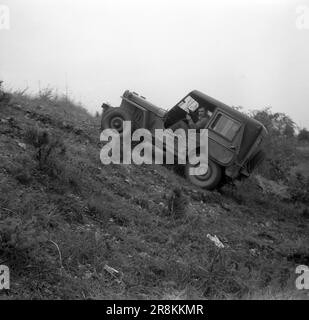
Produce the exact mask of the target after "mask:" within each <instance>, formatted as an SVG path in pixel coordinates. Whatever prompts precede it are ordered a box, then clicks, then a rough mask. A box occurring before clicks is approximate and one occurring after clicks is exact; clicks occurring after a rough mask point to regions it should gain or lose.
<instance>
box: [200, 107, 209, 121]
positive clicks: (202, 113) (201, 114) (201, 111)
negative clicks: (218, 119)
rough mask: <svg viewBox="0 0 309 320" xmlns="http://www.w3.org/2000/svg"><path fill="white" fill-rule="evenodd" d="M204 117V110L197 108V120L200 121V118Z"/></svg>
mask: <svg viewBox="0 0 309 320" xmlns="http://www.w3.org/2000/svg"><path fill="white" fill-rule="evenodd" d="M206 116H207V114H206V110H205V108H199V109H198V118H199V119H202V118H205V117H206Z"/></svg>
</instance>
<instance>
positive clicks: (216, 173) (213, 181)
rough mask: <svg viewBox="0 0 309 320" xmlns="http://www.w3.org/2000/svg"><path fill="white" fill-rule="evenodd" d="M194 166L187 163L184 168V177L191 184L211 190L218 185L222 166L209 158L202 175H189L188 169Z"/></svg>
mask: <svg viewBox="0 0 309 320" xmlns="http://www.w3.org/2000/svg"><path fill="white" fill-rule="evenodd" d="M194 167H195V166H194V165H192V164H190V163H187V165H186V168H185V174H186V178H187V179H188V180H189V181H190V182H191V183H192V184H194V185H195V186H197V187H200V188H203V189H207V190H213V189H215V188H216V187H218V186H219V184H220V182H221V179H222V168H221V167H220V166H219V165H218V164H216V163H215V162H213V161H212V160H210V159H209V160H208V170H207V173H206V174H204V175H190V174H189V170H190V168H194Z"/></svg>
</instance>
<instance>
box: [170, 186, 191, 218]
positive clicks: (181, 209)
mask: <svg viewBox="0 0 309 320" xmlns="http://www.w3.org/2000/svg"><path fill="white" fill-rule="evenodd" d="M187 207H188V198H187V197H186V196H185V195H184V194H183V192H182V191H181V189H180V188H174V189H173V190H172V192H171V194H170V195H169V196H168V213H169V215H171V216H173V217H175V218H180V217H183V216H185V215H186V212H187Z"/></svg>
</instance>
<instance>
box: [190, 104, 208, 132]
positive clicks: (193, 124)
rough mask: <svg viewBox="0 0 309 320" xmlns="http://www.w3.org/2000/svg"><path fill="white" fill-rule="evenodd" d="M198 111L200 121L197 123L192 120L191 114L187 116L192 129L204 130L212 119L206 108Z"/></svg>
mask: <svg viewBox="0 0 309 320" xmlns="http://www.w3.org/2000/svg"><path fill="white" fill-rule="evenodd" d="M197 111H198V120H197V121H196V122H194V121H193V120H192V118H191V116H190V115H189V114H188V115H187V116H186V119H187V121H188V125H189V128H190V129H204V128H205V127H206V124H207V122H208V120H209V118H210V117H209V115H208V113H207V111H206V109H205V108H204V107H200V108H199V109H198V110H197Z"/></svg>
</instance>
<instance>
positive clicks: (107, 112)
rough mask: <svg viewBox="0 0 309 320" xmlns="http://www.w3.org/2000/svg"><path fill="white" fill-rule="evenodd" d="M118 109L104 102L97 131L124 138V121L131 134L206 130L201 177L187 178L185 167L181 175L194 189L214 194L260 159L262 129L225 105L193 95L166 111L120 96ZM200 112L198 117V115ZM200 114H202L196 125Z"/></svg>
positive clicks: (197, 93) (137, 97)
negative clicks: (192, 128)
mask: <svg viewBox="0 0 309 320" xmlns="http://www.w3.org/2000/svg"><path fill="white" fill-rule="evenodd" d="M121 98H122V102H121V104H120V106H119V107H117V108H114V107H112V106H110V105H109V104H106V103H103V105H102V108H103V113H102V119H101V130H104V129H107V128H112V129H116V130H117V131H118V132H119V133H120V134H121V133H123V121H131V124H132V130H135V129H138V128H145V129H148V130H149V131H150V132H151V133H154V130H155V129H169V128H171V129H173V130H175V129H176V128H190V125H191V126H192V125H193V126H194V124H198V123H199V124H200V127H196V126H195V127H196V128H197V130H199V129H208V170H207V172H206V173H205V174H201V175H190V174H189V169H190V167H192V164H191V163H190V162H187V163H186V165H185V175H186V177H187V179H188V180H189V181H190V182H191V183H193V184H194V185H196V186H198V187H201V188H204V189H208V190H213V189H215V188H218V187H220V186H222V185H224V184H225V183H227V182H228V181H234V180H236V179H239V180H240V179H241V178H243V177H249V176H250V174H251V173H252V171H253V169H254V168H256V167H257V166H258V165H259V164H260V163H261V162H262V160H263V159H264V157H265V152H264V151H263V147H262V145H263V140H264V139H265V137H266V136H267V134H268V133H267V130H266V128H265V127H264V126H263V125H262V124H261V123H260V122H259V121H257V120H255V119H252V118H250V117H249V116H247V115H245V114H243V113H241V112H239V111H238V110H235V109H234V108H232V107H229V106H228V105H226V104H224V103H222V102H220V101H218V100H216V99H214V98H211V97H209V96H207V95H206V94H204V93H202V92H200V91H197V90H194V91H192V92H190V93H189V94H188V95H186V96H185V97H184V98H183V99H182V100H180V101H179V102H178V103H177V104H176V105H175V106H174V107H172V108H171V109H170V110H165V109H162V108H159V107H157V106H156V105H154V104H152V103H151V102H149V101H147V100H146V98H145V97H143V96H140V95H139V94H137V93H135V92H131V91H128V90H127V91H125V92H124V94H123V96H122V97H121ZM201 109H203V112H200V110H201ZM199 114H204V118H203V119H202V121H199Z"/></svg>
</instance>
